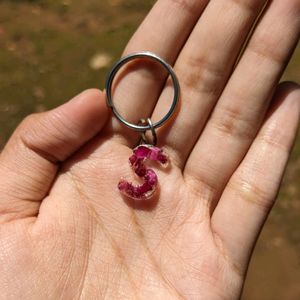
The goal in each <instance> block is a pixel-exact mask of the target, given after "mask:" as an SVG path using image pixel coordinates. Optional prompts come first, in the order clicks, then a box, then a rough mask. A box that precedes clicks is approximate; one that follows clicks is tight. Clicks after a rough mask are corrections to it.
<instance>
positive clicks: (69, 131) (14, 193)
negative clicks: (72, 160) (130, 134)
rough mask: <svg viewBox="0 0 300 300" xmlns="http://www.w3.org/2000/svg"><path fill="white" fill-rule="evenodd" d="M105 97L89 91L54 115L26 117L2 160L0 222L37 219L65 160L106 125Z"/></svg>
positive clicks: (53, 112) (0, 173) (8, 145)
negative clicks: (33, 216) (39, 210)
mask: <svg viewBox="0 0 300 300" xmlns="http://www.w3.org/2000/svg"><path fill="white" fill-rule="evenodd" d="M107 116H108V110H107V108H106V104H105V99H104V94H103V93H102V92H100V91H98V90H88V91H85V92H83V93H82V94H80V95H78V96H77V97H75V98H74V99H72V100H71V101H69V102H67V103H66V104H64V105H62V106H60V107H58V108H56V109H54V110H51V111H49V112H45V113H40V114H34V115H31V116H29V117H27V118H26V119H25V120H24V121H23V122H22V123H21V125H20V126H19V127H18V128H17V130H16V131H15V133H14V134H13V136H12V137H11V139H10V140H9V142H8V143H7V145H6V146H5V148H4V150H3V152H2V153H1V156H0V182H1V185H0V223H1V222H3V221H7V220H11V219H15V218H20V217H26V216H32V215H35V214H36V213H37V210H38V207H39V201H40V200H42V199H43V198H44V197H45V196H46V194H47V193H48V191H49V189H50V187H51V184H52V183H53V180H54V178H55V176H56V173H57V171H58V168H59V162H62V161H64V160H65V159H67V158H68V157H69V156H70V155H72V154H73V153H74V152H75V151H76V150H78V149H79V147H81V146H82V145H83V144H85V143H86V142H87V141H88V140H90V139H91V138H92V137H93V136H95V135H96V134H97V133H98V132H99V130H100V129H101V128H102V127H103V126H104V124H105V122H106V120H107Z"/></svg>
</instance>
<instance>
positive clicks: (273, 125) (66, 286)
mask: <svg viewBox="0 0 300 300" xmlns="http://www.w3.org/2000/svg"><path fill="white" fill-rule="evenodd" d="M263 6H264V1H257V0H244V1H236V0H235V1H228V0H212V1H208V0H201V1H199V0H195V1H193V0H190V1H183V0H180V1H179V0H176V1H171V0H169V1H167V0H160V1H158V2H157V3H156V5H155V6H154V7H153V9H152V11H151V12H150V14H149V15H148V17H147V18H146V19H145V21H144V22H143V24H142V25H141V26H140V28H139V29H138V31H137V32H136V34H135V35H134V36H133V38H132V40H131V41H130V43H129V44H128V46H127V48H126V50H125V54H128V53H132V52H137V51H144V50H149V51H152V52H155V53H157V54H158V55H160V56H162V57H163V58H164V59H166V60H167V61H168V62H169V63H171V64H173V65H174V69H175V72H176V73H177V75H178V77H179V81H180V83H181V87H182V95H181V98H182V99H181V105H180V109H179V110H178V113H177V115H176V117H175V118H174V119H173V120H172V121H171V122H169V123H168V124H167V125H166V126H165V127H163V128H161V129H159V130H158V131H157V134H158V141H159V145H160V146H163V147H164V149H165V150H166V152H167V153H168V154H169V157H170V161H171V164H170V166H169V167H168V168H167V169H160V168H157V173H158V176H159V181H160V188H159V191H158V193H157V194H156V195H155V197H154V198H153V199H151V200H148V201H130V200H129V199H125V198H123V197H122V196H121V195H120V193H119V191H118V190H117V184H118V181H119V179H120V178H121V177H125V178H130V177H131V176H132V170H131V169H130V167H129V164H128V157H129V156H130V154H131V151H132V150H131V149H132V148H133V147H134V146H135V145H136V143H137V141H138V139H139V136H138V135H137V134H136V133H134V132H131V131H130V130H129V129H127V128H125V127H123V126H121V125H120V124H119V123H118V122H117V121H116V120H115V119H114V118H111V117H110V116H109V111H108V109H107V108H106V104H105V94H104V93H102V92H100V91H98V90H88V91H85V92H83V93H82V94H80V95H79V96H77V97H76V98H75V99H73V100H71V101H69V102H67V103H66V104H64V105H62V106H61V107H59V108H56V109H55V110H52V111H49V112H46V113H42V114H36V115H32V116H29V117H28V118H26V119H25V120H24V121H23V122H22V124H21V125H20V126H19V127H18V128H17V130H16V131H15V133H14V134H13V136H12V138H11V139H10V141H9V142H8V144H7V145H6V147H5V148H4V150H3V152H2V153H1V156H0V181H1V186H0V265H1V274H0V294H1V297H2V298H3V299H79V298H82V299H104V298H106V299H181V298H182V299H236V298H239V296H240V293H241V290H242V286H243V282H244V279H245V274H246V270H247V266H248V263H249V259H250V256H251V253H252V249H253V247H254V244H255V241H256V239H257V237H258V234H259V232H260V230H261V228H262V226H263V223H264V221H265V219H266V217H267V214H268V212H269V210H270V208H271V207H272V204H273V203H274V200H275V197H276V194H277V191H278V188H279V185H280V181H281V178H282V175H283V172H284V168H285V165H286V162H287V160H288V157H289V153H290V151H291V148H292V144H293V140H294V138H295V135H296V131H297V126H298V121H299V112H300V101H299V97H300V92H299V89H298V87H297V85H295V84H292V83H284V84H281V85H280V86H279V87H277V84H278V80H279V78H280V76H281V73H282V71H283V70H284V68H285V66H286V63H287V61H288V58H289V57H290V55H291V53H292V51H293V49H294V47H295V45H296V43H297V40H298V37H299V28H300V26H299V25H300V5H299V1H298V0H289V1H281V0H274V1H271V3H270V4H269V5H268V6H267V7H266V8H265V13H264V15H263V17H262V18H261V20H260V22H259V23H258V25H257V26H256V29H255V31H254V32H253V35H252V37H251V39H250V42H249V43H248V44H247V47H246V49H245V50H244V52H243V55H242V56H241V57H240V59H239V61H238V62H237V59H238V57H239V53H240V51H241V49H242V46H243V44H244V42H245V40H246V38H247V36H248V35H249V32H250V31H251V28H252V26H253V24H254V23H255V21H256V19H257V17H258V16H259V14H260V11H261V9H262V8H263ZM126 72H127V75H128V76H123V77H122V79H120V80H119V82H118V86H117V89H116V91H115V97H116V98H118V99H122V100H121V101H120V103H119V110H120V111H121V112H122V115H123V116H124V117H126V118H128V119H131V120H133V121H135V122H137V121H138V120H139V119H140V118H142V117H147V116H151V115H152V117H151V118H152V119H153V120H158V119H159V118H160V117H161V116H162V115H163V114H164V113H165V111H166V110H167V109H168V105H169V104H170V103H169V102H168V99H171V98H172V88H171V86H170V85H169V84H167V85H166V86H165V87H163V84H164V82H165V79H166V78H165V76H166V74H164V73H163V72H161V71H159V70H158V69H156V67H155V66H154V65H151V64H148V63H146V62H142V61H140V62H139V63H136V64H134V65H131V67H130V68H128V69H127V70H126ZM274 91H275V93H273V92H274ZM157 98H159V100H158V101H157Z"/></svg>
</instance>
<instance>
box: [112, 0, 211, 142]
mask: <svg viewBox="0 0 300 300" xmlns="http://www.w3.org/2000/svg"><path fill="white" fill-rule="evenodd" d="M207 2H208V0H190V1H187V0H176V1H174V0H160V1H158V2H157V3H156V4H155V5H154V7H153V9H152V10H151V12H150V13H149V15H148V16H147V18H146V19H145V20H144V22H143V23H142V24H141V26H140V28H139V29H138V30H137V32H136V33H135V34H134V36H133V37H132V39H131V40H130V42H129V44H128V46H127V47H126V49H125V51H124V55H126V54H129V53H134V52H139V51H146V50H147V51H152V52H154V53H156V54H158V55H159V56H161V57H162V58H164V59H165V60H166V61H167V62H168V63H170V64H173V63H174V61H175V59H176V57H177V55H178V53H179V51H180V49H181V48H182V46H183V44H184V43H185V41H186V39H187V38H188V36H189V34H190V32H191V30H192V28H193V27H194V25H195V23H196V22H197V20H198V19H199V17H200V15H201V13H202V11H203V10H204V8H205V5H206V4H207ZM122 70H123V72H122ZM122 70H121V71H120V73H119V74H120V76H117V78H116V81H115V82H116V83H117V85H116V89H115V91H114V95H113V96H114V103H115V105H116V108H117V110H118V111H119V112H120V114H121V115H122V116H123V117H124V118H125V119H126V120H128V121H129V122H132V123H134V124H137V123H138V121H139V120H140V119H141V118H148V117H149V116H151V113H152V111H153V108H154V106H155V103H156V102H157V98H158V96H159V94H160V92H161V90H162V87H163V85H164V83H165V79H166V76H167V73H166V72H162V70H163V69H162V67H161V66H159V65H158V64H156V63H154V62H146V61H145V60H136V61H134V62H132V63H130V64H128V65H126V67H125V69H122ZM125 75H126V76H125ZM113 130H114V132H115V133H116V134H117V135H120V134H121V135H125V136H126V138H131V139H132V140H133V143H136V141H137V135H136V133H134V132H132V131H131V130H128V129H127V128H125V127H124V126H122V125H121V124H119V122H118V121H117V120H115V119H114V121H113ZM130 144H132V142H131V143H130Z"/></svg>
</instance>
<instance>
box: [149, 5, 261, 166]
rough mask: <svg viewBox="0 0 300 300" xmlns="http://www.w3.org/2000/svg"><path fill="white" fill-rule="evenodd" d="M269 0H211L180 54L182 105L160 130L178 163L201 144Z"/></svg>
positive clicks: (160, 109) (157, 115) (160, 110)
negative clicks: (239, 56) (174, 116)
mask: <svg viewBox="0 0 300 300" xmlns="http://www.w3.org/2000/svg"><path fill="white" fill-rule="evenodd" d="M264 2H265V1H262V0H259V1H258V0H245V1H236V0H212V1H210V2H209V4H208V6H207V8H206V10H205V11H204V13H203V15H202V17H201V19H200V20H199V22H198V24H197V25H196V27H195V28H194V31H193V32H192V34H191V36H190V38H189V40H188V41H187V43H186V45H185V46H184V48H183V50H182V52H181V53H180V55H179V57H178V59H177V61H176V63H175V67H174V68H175V71H176V73H177V75H178V77H179V81H180V84H181V88H182V94H181V96H182V105H181V109H180V112H179V114H178V115H177V116H176V119H175V121H174V122H173V123H172V125H171V126H166V127H165V128H166V129H164V128H161V129H160V130H158V137H159V142H160V143H162V144H165V145H167V148H169V151H171V153H170V154H171V155H172V156H173V159H174V160H175V161H176V163H177V164H178V165H179V167H183V165H184V163H185V161H186V158H187V157H188V155H189V153H190V151H191V149H192V148H193V146H194V144H195V143H196V141H197V139H198V137H199V135H200V133H201V131H202V129H203V127H204V125H205V123H206V120H207V118H208V116H209V114H210V112H211V110H212V109H213V107H214V105H215V103H216V101H217V100H218V98H219V96H220V94H221V93H222V91H223V89H224V86H225V85H226V82H227V80H228V77H229V76H230V73H231V71H232V68H233V66H234V64H235V62H236V59H237V56H238V54H239V52H240V50H241V47H242V45H243V43H244V42H245V39H246V37H247V36H248V34H249V31H250V30H251V28H252V26H253V24H254V22H255V20H256V19H257V17H258V15H259V13H260V12H261V10H262V8H263V5H264ZM172 93H173V91H172V88H171V86H167V87H166V88H165V90H164V91H163V93H162V96H161V97H160V99H162V98H163V101H159V102H158V104H157V106H156V108H155V111H154V114H153V119H154V121H156V120H159V119H161V117H162V115H163V114H165V112H166V111H167V109H168V105H170V103H168V101H166V100H167V99H170V100H171V99H172V96H170V95H172Z"/></svg>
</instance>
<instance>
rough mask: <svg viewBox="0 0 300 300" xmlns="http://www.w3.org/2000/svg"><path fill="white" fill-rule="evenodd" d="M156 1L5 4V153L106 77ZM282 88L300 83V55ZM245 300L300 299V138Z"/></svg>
mask: <svg viewBox="0 0 300 300" xmlns="http://www.w3.org/2000/svg"><path fill="white" fill-rule="evenodd" d="M154 2H155V1H153V0H143V1H141V0H100V1H99V0H85V1H81V0H64V1H62V0H56V1H53V0H27V1H26V0H23V1H22V0H6V1H5V0H0V45H1V47H0V149H1V148H2V147H3V145H4V144H5V142H6V141H7V139H8V138H9V136H10V134H11V133H12V131H13V130H14V128H15V127H16V126H17V124H18V123H19V122H20V121H21V120H22V119H23V118H24V117H25V116H26V115H27V114H30V113H32V112H39V111H44V110H46V109H49V108H52V107H55V106H57V105H59V104H61V103H63V102H64V101H66V100H67V99H70V98H71V97H73V96H74V95H76V94H77V93H79V92H81V91H82V90H83V89H86V88H90V87H98V88H101V89H103V87H104V80H105V76H106V73H107V71H108V69H109V67H110V65H111V64H112V62H114V61H115V60H116V59H117V58H119V56H120V55H121V53H122V49H123V48H124V46H125V45H126V42H127V41H128V39H129V38H130V36H131V35H132V33H133V32H134V31H135V29H136V28H137V26H138V25H139V23H140V22H141V21H142V19H143V18H144V17H145V15H146V14H147V12H148V11H149V9H150V8H151V6H152V5H153V3H154ZM283 80H294V81H298V82H300V49H299V47H298V49H297V50H296V52H295V54H294V56H293V58H292V61H291V63H290V65H289V67H288V69H287V71H286V72H285V74H284V76H283ZM242 299H243V300H249V299H251V300H252V299H254V300H260V299H261V300H277V299H278V300H283V299H284V300H298V299H300V136H299V138H298V141H297V142H296V146H295V149H294V153H293V156H292V158H291V160H290V163H289V167H288V170H287V174H286V176H285V179H284V183H283V187H282V189H281V192H280V195H279V199H278V202H277V204H276V206H275V207H274V210H273V211H272V213H271V216H270V218H269V219H268V221H267V224H266V227H265V228H264V230H263V232H262V235H261V237H260V239H259V241H258V244H257V247H256V249H255V253H254V257H253V259H252V261H251V264H250V269H249V274H248V278H247V281H246V285H245V290H244V294H243V297H242Z"/></svg>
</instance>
